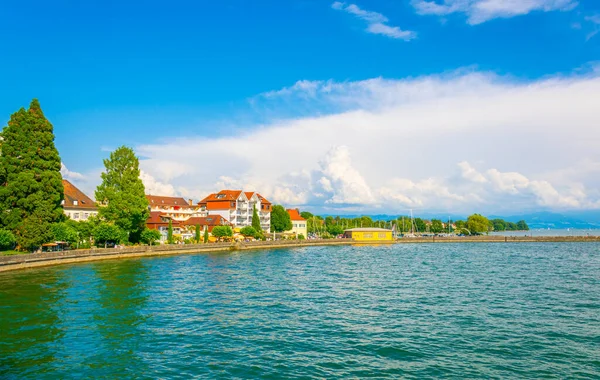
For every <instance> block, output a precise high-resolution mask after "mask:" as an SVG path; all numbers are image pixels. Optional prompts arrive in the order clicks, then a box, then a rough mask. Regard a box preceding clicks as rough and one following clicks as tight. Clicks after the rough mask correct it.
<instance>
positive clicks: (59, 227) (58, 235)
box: [52, 222, 79, 244]
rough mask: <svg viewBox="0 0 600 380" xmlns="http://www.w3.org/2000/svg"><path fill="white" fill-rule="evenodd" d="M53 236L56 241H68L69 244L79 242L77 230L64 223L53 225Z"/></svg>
mask: <svg viewBox="0 0 600 380" xmlns="http://www.w3.org/2000/svg"><path fill="white" fill-rule="evenodd" d="M52 234H53V235H54V240H55V241H66V242H67V243H69V244H76V243H78V242H79V236H78V233H77V230H76V229H75V228H74V227H73V226H72V224H71V223H67V222H63V223H56V224H54V225H52Z"/></svg>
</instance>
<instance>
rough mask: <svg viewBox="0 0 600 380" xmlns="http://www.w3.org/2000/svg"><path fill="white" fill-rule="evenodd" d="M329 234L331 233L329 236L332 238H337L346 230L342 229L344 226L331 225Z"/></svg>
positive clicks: (328, 228)
mask: <svg viewBox="0 0 600 380" xmlns="http://www.w3.org/2000/svg"><path fill="white" fill-rule="evenodd" d="M327 232H329V234H330V235H332V236H337V235H341V234H343V233H344V229H343V228H342V226H338V225H336V224H331V225H329V226H328V227H327Z"/></svg>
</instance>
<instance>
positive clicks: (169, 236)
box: [167, 219, 175, 244]
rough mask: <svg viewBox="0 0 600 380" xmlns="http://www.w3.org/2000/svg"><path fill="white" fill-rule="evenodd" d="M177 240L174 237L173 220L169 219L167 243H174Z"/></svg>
mask: <svg viewBox="0 0 600 380" xmlns="http://www.w3.org/2000/svg"><path fill="white" fill-rule="evenodd" d="M174 242H175V240H174V239H173V221H172V220H171V219H169V227H167V244H173V243H174Z"/></svg>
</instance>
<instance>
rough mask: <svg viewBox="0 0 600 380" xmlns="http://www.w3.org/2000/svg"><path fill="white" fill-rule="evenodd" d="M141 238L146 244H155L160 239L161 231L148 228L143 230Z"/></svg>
mask: <svg viewBox="0 0 600 380" xmlns="http://www.w3.org/2000/svg"><path fill="white" fill-rule="evenodd" d="M141 239H142V242H144V243H145V244H148V245H154V243H156V242H157V241H158V240H160V231H158V230H151V229H149V228H146V229H145V230H144V231H142V235H141Z"/></svg>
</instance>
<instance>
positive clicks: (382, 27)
mask: <svg viewBox="0 0 600 380" xmlns="http://www.w3.org/2000/svg"><path fill="white" fill-rule="evenodd" d="M331 7H332V8H333V9H335V10H338V11H344V12H347V13H350V14H351V15H354V16H356V17H358V18H359V19H361V20H363V21H366V22H367V24H368V26H367V29H366V30H367V32H369V33H373V34H381V35H384V36H387V37H390V38H396V39H401V40H405V41H410V40H412V39H414V38H416V37H417V33H416V32H413V31H410V30H402V29H400V28H399V27H397V26H390V25H387V22H388V21H389V20H388V18H387V17H385V16H384V15H382V14H381V13H377V12H371V11H367V10H364V9H361V8H359V7H358V6H357V5H356V4H348V5H346V3H342V2H339V1H336V2H334V3H333V4H332V5H331Z"/></svg>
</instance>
